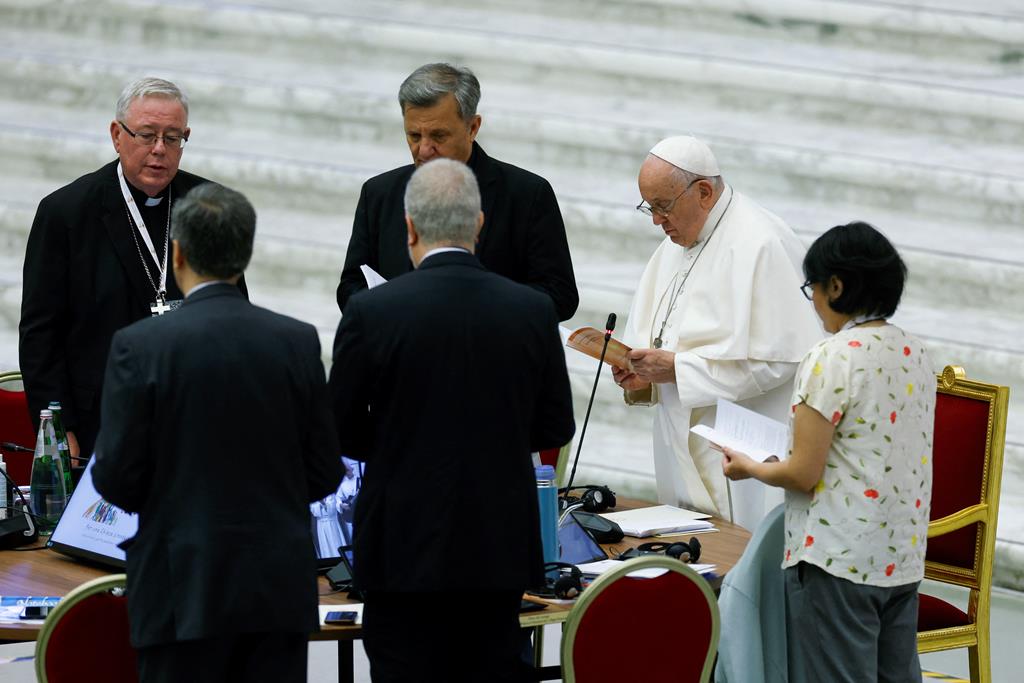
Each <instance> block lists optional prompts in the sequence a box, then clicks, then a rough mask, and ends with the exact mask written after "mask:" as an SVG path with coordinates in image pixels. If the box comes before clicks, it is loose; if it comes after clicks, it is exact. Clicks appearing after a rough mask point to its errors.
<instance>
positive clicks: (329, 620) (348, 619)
mask: <svg viewBox="0 0 1024 683" xmlns="http://www.w3.org/2000/svg"><path fill="white" fill-rule="evenodd" d="M358 616H359V613H358V612H342V611H338V612H328V613H327V616H325V617H324V623H325V624H333V625H335V626H352V625H353V624H355V623H356V617H358Z"/></svg>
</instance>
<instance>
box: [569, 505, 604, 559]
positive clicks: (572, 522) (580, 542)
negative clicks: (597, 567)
mask: <svg viewBox="0 0 1024 683" xmlns="http://www.w3.org/2000/svg"><path fill="white" fill-rule="evenodd" d="M558 545H559V548H560V550H561V554H560V556H559V559H560V560H561V561H562V562H568V563H569V564H586V563H587V562H597V561H598V560H607V559H608V554H607V553H606V552H605V551H604V549H603V548H601V546H600V545H598V543H597V541H595V540H594V537H593V536H591V535H590V532H588V531H587V530H586V529H584V528H583V526H582V525H580V522H579V520H578V519H576V513H575V512H570V513H569V514H567V515H562V519H561V520H559V523H558Z"/></svg>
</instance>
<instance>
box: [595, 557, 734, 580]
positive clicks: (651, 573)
mask: <svg viewBox="0 0 1024 683" xmlns="http://www.w3.org/2000/svg"><path fill="white" fill-rule="evenodd" d="M622 562H623V561H622V560H600V561H598V562H587V563H586V564H581V565H578V566H579V569H580V571H581V572H583V576H586V577H594V576H600V575H601V574H603V573H605V572H606V571H610V570H612V569H615V568H616V567H621V566H622ZM627 562H628V560H627ZM686 566H687V567H689V568H690V569H692V570H693V571H695V572H697V573H698V574H707V573H709V572H713V571H715V565H713V564H688V565H686ZM666 571H668V570H667V569H662V568H661V567H648V568H647V569H638V570H636V571H635V572H630V574H629V575H630V576H636V577H639V578H642V579H652V578H654V577H655V576H661V575H662V574H664V573H665V572H666Z"/></svg>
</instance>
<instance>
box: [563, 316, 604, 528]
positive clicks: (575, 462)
mask: <svg viewBox="0 0 1024 683" xmlns="http://www.w3.org/2000/svg"><path fill="white" fill-rule="evenodd" d="M613 331H615V314H614V313H609V314H608V321H607V322H606V323H605V324H604V346H602V347H601V358H600V360H598V361H597V375H596V376H595V377H594V387H593V388H592V389H591V390H590V400H589V401H588V402H587V414H586V417H584V418H583V429H581V430H580V442H579V443H578V444H577V445H576V458H575V459H574V460H573V462H572V472H570V474H569V483H568V485H567V486H566V487H565V495H564V496H563V498H562V503H563V506H562V508H563V509H565V508H568V507H569V492H570V491H571V490H572V482H573V479H575V478H576V466H577V465H579V464H580V452H581V451H582V450H583V437H585V436H586V435H587V423H588V422H590V409H591V408H592V407H593V406H594V396H595V395H596V394H597V382H598V380H600V379H601V370H602V369H603V368H602V366H603V365H604V354H605V353H606V352H607V351H608V342H609V341H611V338H612V332H613Z"/></svg>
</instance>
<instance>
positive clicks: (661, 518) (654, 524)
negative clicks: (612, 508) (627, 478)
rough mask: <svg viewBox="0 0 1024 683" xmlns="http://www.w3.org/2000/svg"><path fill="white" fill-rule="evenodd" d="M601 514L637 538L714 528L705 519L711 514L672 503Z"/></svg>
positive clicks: (628, 534) (627, 533) (623, 531)
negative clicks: (674, 505) (686, 508)
mask: <svg viewBox="0 0 1024 683" xmlns="http://www.w3.org/2000/svg"><path fill="white" fill-rule="evenodd" d="M601 516H602V517H604V518H605V519H610V520H611V521H613V522H615V523H616V524H618V525H619V527H621V528H622V533H624V534H626V535H627V536H635V537H637V538H646V537H647V536H655V535H657V534H677V533H678V534H685V533H693V532H699V531H708V530H710V529H714V525H712V524H711V522H709V521H707V519H708V517H710V516H711V515H706V514H704V513H703V512H694V511H692V510H684V509H682V508H677V507H673V506H672V505H655V506H653V507H647V508H638V509H636V510H625V511H624V512H607V513H605V514H603V515H601Z"/></svg>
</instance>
